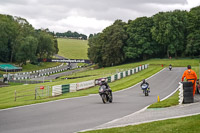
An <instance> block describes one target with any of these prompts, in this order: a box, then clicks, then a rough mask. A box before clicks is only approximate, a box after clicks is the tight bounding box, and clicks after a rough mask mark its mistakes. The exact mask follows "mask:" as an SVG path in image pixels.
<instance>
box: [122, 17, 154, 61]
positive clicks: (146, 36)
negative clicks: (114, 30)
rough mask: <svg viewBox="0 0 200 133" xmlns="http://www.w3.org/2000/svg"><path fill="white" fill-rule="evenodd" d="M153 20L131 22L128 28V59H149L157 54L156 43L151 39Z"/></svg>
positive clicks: (144, 18) (141, 19)
mask: <svg viewBox="0 0 200 133" xmlns="http://www.w3.org/2000/svg"><path fill="white" fill-rule="evenodd" d="M152 26H153V20H152V18H147V17H141V18H137V19H136V20H133V21H129V23H128V26H127V34H128V36H129V38H128V39H127V42H126V44H127V45H126V46H125V47H124V52H125V55H126V58H128V59H141V58H143V59H147V58H150V56H152V55H153V54H155V53H157V51H158V50H157V49H155V47H156V46H155V42H154V41H153V40H152V37H151V28H152Z"/></svg>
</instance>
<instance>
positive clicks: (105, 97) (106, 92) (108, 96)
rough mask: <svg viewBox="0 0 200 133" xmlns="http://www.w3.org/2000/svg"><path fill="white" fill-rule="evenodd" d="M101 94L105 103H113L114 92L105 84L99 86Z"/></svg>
mask: <svg viewBox="0 0 200 133" xmlns="http://www.w3.org/2000/svg"><path fill="white" fill-rule="evenodd" d="M99 95H100V96H101V98H102V101H103V103H107V102H110V103H112V100H113V97H112V92H111V91H110V90H108V89H107V88H106V86H105V85H101V86H100V87H99Z"/></svg>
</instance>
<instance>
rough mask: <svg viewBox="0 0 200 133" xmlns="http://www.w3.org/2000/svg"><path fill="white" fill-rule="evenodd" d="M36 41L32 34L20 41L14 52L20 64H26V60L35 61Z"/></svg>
mask: <svg viewBox="0 0 200 133" xmlns="http://www.w3.org/2000/svg"><path fill="white" fill-rule="evenodd" d="M37 46H38V41H37V39H36V38H34V37H33V36H28V37H26V38H25V39H24V40H23V41H22V42H21V45H20V47H19V49H18V52H17V54H16V59H17V62H18V63H20V64H21V65H24V64H26V62H27V61H28V60H30V62H35V61H36V59H37V56H36V50H37Z"/></svg>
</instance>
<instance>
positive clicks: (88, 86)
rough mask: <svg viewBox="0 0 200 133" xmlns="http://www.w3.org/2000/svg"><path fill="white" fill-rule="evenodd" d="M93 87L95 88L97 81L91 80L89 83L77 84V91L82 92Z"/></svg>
mask: <svg viewBox="0 0 200 133" xmlns="http://www.w3.org/2000/svg"><path fill="white" fill-rule="evenodd" d="M93 86H95V80H89V81H85V82H80V83H77V87H76V89H77V90H82V89H86V88H90V87H93Z"/></svg>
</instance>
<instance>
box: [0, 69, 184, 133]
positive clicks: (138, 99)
mask: <svg viewBox="0 0 200 133" xmlns="http://www.w3.org/2000/svg"><path fill="white" fill-rule="evenodd" d="M184 70H186V68H173V70H172V71H169V69H164V70H163V71H161V72H159V73H158V74H156V75H155V76H153V77H151V78H150V79H148V80H147V82H149V84H150V88H151V92H150V96H148V97H145V96H144V94H143V93H142V90H141V89H140V87H139V85H136V86H134V87H131V88H129V89H126V90H123V91H119V92H115V93H113V96H114V101H113V103H111V104H103V103H102V100H101V98H100V96H99V95H91V96H85V97H80V98H71V99H64V100H60V101H53V102H48V103H42V104H36V105H30V106H24V107H19V108H13V109H7V110H1V111H0V132H1V133H73V132H78V131H80V130H85V129H89V128H93V127H96V126H98V125H101V124H103V123H106V122H109V121H112V120H114V119H117V118H120V117H123V116H126V115H129V114H131V113H133V112H136V111H138V110H140V109H142V108H144V107H146V106H147V105H149V104H152V103H154V102H156V101H157V96H158V95H159V97H160V99H162V98H164V97H166V96H167V95H169V94H170V93H172V92H173V91H174V90H175V89H176V88H177V87H178V83H179V82H180V80H181V76H182V74H183V72H184ZM97 91H98V90H97Z"/></svg>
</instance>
